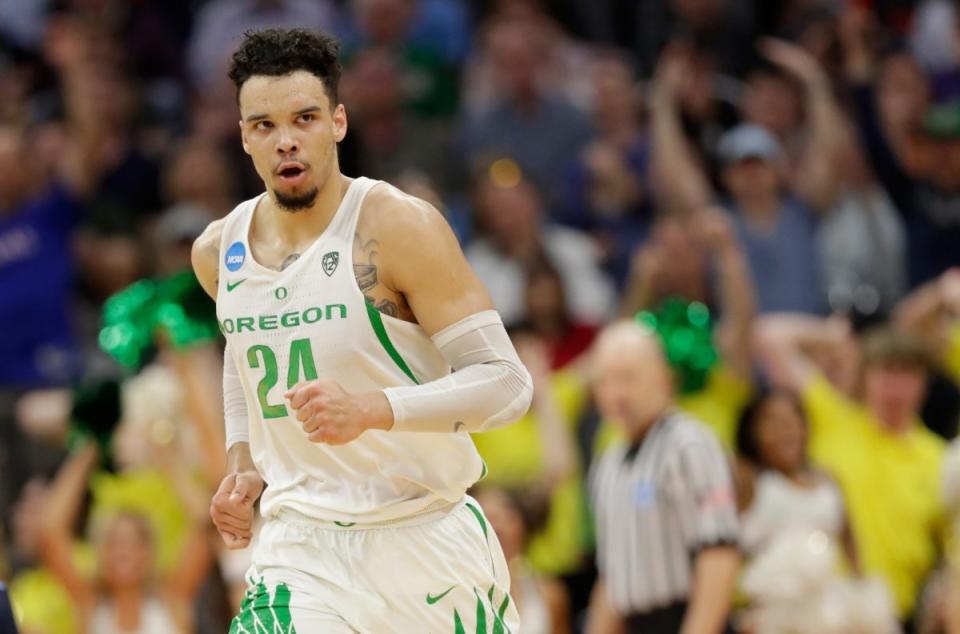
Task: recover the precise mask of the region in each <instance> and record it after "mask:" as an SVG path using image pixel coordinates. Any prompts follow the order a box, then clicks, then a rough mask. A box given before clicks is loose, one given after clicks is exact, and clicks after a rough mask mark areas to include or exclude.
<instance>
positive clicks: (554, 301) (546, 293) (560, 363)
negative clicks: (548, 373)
mask: <svg viewBox="0 0 960 634" xmlns="http://www.w3.org/2000/svg"><path fill="white" fill-rule="evenodd" d="M567 306H568V304H567V299H566V294H565V293H564V289H563V279H562V278H561V277H560V274H559V273H558V272H557V270H556V269H554V268H553V267H552V266H550V263H549V262H546V261H544V262H541V263H540V264H539V265H537V266H534V267H533V269H532V270H529V271H527V289H526V313H527V323H528V325H529V327H530V329H531V330H532V332H533V333H535V334H536V336H537V337H538V338H540V339H541V340H542V341H543V342H544V343H545V344H546V346H547V356H548V359H549V364H550V369H551V370H560V369H562V368H564V367H567V366H574V367H575V366H577V365H578V361H579V360H580V359H581V355H583V353H584V352H586V351H587V349H588V348H589V347H590V344H591V343H593V338H594V337H595V336H596V334H597V328H596V326H594V325H592V324H587V323H583V322H578V321H576V320H574V319H573V317H572V316H571V315H570V313H569V309H568V308H567Z"/></svg>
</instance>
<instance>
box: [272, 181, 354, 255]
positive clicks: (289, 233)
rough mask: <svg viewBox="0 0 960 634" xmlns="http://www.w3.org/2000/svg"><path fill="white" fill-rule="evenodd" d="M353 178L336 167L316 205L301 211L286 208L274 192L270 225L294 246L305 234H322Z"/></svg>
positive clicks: (311, 237) (278, 234) (280, 236)
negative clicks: (280, 203) (278, 201)
mask: <svg viewBox="0 0 960 634" xmlns="http://www.w3.org/2000/svg"><path fill="white" fill-rule="evenodd" d="M350 180H351V179H349V178H347V177H346V176H344V175H343V174H341V173H340V171H339V170H335V171H334V172H333V173H332V174H331V175H330V177H329V178H328V179H327V180H326V183H325V184H324V186H323V187H322V188H321V189H320V191H319V192H318V193H317V198H316V200H315V201H314V202H313V205H311V206H310V207H308V208H306V209H300V210H298V211H290V210H287V209H283V208H282V207H280V205H278V204H277V202H276V200H275V199H274V198H273V196H272V195H271V196H270V201H269V204H268V205H267V210H268V213H267V216H268V219H267V222H268V225H269V226H270V228H271V230H272V231H273V232H275V234H276V235H277V236H278V237H279V238H280V239H281V240H282V241H283V242H285V243H287V244H289V245H291V246H296V245H297V244H298V243H300V242H303V240H304V238H309V239H313V238H315V237H317V236H319V235H320V234H321V233H323V231H324V230H325V229H326V228H327V226H328V225H329V224H330V221H331V220H333V216H334V214H336V213H337V208H338V207H339V206H340V201H341V200H343V196H344V194H346V191H347V187H348V186H349V185H350Z"/></svg>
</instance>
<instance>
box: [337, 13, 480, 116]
mask: <svg viewBox="0 0 960 634" xmlns="http://www.w3.org/2000/svg"><path fill="white" fill-rule="evenodd" d="M349 5H350V10H351V11H350V15H349V18H350V19H349V20H348V21H347V29H346V33H345V34H344V37H343V48H344V66H345V67H346V69H347V74H348V75H349V73H350V69H351V68H352V67H353V65H354V63H356V62H358V61H359V60H362V59H363V58H364V57H366V56H367V55H372V56H374V57H376V58H378V59H382V60H383V61H382V63H385V64H386V65H387V66H388V67H390V68H391V69H392V72H393V73H394V74H395V76H396V80H395V86H396V89H397V91H398V94H397V97H398V100H399V104H400V105H401V106H403V109H404V111H405V114H407V115H412V116H413V117H416V118H420V119H449V118H450V117H451V115H453V114H454V113H455V112H456V111H457V106H458V101H459V86H458V76H457V68H456V65H455V63H456V61H457V59H456V58H457V57H458V55H459V54H460V53H461V52H460V51H456V50H455V49H453V50H451V47H450V40H449V39H448V38H446V37H444V38H443V39H442V40H441V39H440V38H437V39H426V38H423V37H422V36H421V37H418V31H421V32H422V29H437V30H436V31H435V33H434V34H435V35H437V36H440V35H441V34H442V33H445V32H447V31H448V30H453V31H454V32H455V31H457V30H458V29H460V28H462V23H463V22H464V21H465V18H466V16H465V15H464V11H463V9H459V13H460V15H459V16H458V15H457V13H458V9H457V7H456V5H453V4H452V3H445V2H438V0H351V1H350V3H349ZM445 5H447V6H445ZM458 22H459V23H460V24H461V25H460V26H458V25H457V23H458Z"/></svg>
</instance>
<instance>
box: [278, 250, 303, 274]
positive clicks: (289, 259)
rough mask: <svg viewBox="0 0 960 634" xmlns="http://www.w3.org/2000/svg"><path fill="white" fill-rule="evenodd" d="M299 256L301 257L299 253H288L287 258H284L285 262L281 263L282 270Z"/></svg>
mask: <svg viewBox="0 0 960 634" xmlns="http://www.w3.org/2000/svg"><path fill="white" fill-rule="evenodd" d="M299 257H300V254H299V253H291V254H290V255H288V256H287V257H286V258H284V260H283V262H282V263H281V264H280V270H281V271H283V270H284V269H286V268H287V267H288V266H290V265H291V264H293V263H294V262H296V261H297V259H298V258H299Z"/></svg>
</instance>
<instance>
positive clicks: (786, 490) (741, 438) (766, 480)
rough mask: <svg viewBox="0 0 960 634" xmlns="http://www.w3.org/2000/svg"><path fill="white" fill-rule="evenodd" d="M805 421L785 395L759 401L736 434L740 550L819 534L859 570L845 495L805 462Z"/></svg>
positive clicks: (749, 407)
mask: <svg viewBox="0 0 960 634" xmlns="http://www.w3.org/2000/svg"><path fill="white" fill-rule="evenodd" d="M807 425H808V424H807V420H806V417H805V416H804V413H803V410H802V409H801V407H800V404H799V403H798V402H797V401H796V399H795V398H794V397H793V396H792V395H790V394H787V393H784V392H770V393H765V394H761V395H758V396H757V397H756V398H754V400H753V401H751V402H750V403H749V404H748V405H747V407H746V408H744V410H743V412H742V414H741V416H740V422H739V426H738V428H737V455H738V460H737V489H738V495H737V500H738V504H739V506H740V508H741V510H742V516H741V518H740V521H741V529H740V545H741V547H742V548H743V549H744V550H745V551H746V552H747V553H748V554H749V555H751V556H755V555H756V554H757V553H758V552H759V551H761V550H762V549H764V548H768V547H769V546H770V544H771V543H772V542H773V541H775V540H776V539H777V537H778V536H780V535H781V534H782V533H784V532H786V531H789V530H791V529H794V528H798V529H806V530H819V531H822V532H823V533H825V534H826V535H828V536H829V537H830V538H831V539H833V540H834V541H836V542H837V543H840V544H842V546H843V550H844V554H845V555H846V558H847V563H848V564H849V565H850V566H851V567H852V569H853V570H854V571H855V572H856V571H859V568H860V564H859V559H858V557H857V548H856V543H855V541H854V538H853V533H852V532H851V531H850V524H849V521H848V519H847V514H846V505H845V503H844V500H843V493H842V492H841V491H840V488H839V487H838V486H837V483H836V482H835V481H834V480H833V478H832V477H831V476H830V475H829V474H827V473H826V472H824V471H821V470H819V469H817V468H815V467H813V466H811V464H810V462H809V458H808V456H807V434H808V428H807Z"/></svg>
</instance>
